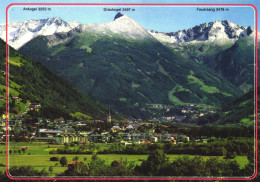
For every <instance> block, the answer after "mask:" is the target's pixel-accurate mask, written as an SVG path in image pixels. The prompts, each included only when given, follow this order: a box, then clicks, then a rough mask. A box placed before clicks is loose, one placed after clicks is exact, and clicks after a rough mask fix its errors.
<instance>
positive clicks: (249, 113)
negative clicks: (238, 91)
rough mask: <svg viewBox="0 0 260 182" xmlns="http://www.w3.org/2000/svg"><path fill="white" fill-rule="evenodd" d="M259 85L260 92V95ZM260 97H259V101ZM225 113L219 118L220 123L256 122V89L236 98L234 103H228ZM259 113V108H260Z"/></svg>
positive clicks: (247, 123)
mask: <svg viewBox="0 0 260 182" xmlns="http://www.w3.org/2000/svg"><path fill="white" fill-rule="evenodd" d="M259 89H260V88H259V87H258V89H257V90H258V93H257V95H259ZM259 101H260V99H259V98H258V103H259ZM223 110H224V111H225V112H224V114H223V115H222V116H221V117H220V119H218V122H217V123H219V124H238V123H240V124H246V125H252V124H254V111H255V102H254V91H253V90H251V91H250V92H248V93H246V94H244V95H243V96H241V97H240V98H238V99H236V100H235V101H234V102H233V103H232V104H229V105H227V106H226V107H225V108H224V109H223ZM258 113H259V109H258ZM258 115H259V114H258Z"/></svg>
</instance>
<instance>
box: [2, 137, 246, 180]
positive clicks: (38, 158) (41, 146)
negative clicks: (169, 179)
mask: <svg viewBox="0 0 260 182" xmlns="http://www.w3.org/2000/svg"><path fill="white" fill-rule="evenodd" d="M22 147H27V148H28V149H27V151H26V153H25V154H11V155H10V156H9V166H25V165H30V166H33V167H34V168H35V169H37V170H43V169H45V170H46V171H48V169H49V167H50V166H52V167H53V173H52V174H50V173H49V175H53V176H54V175H55V174H58V173H61V172H63V171H65V170H66V169H67V167H62V166H61V165H60V163H59V161H50V158H51V157H53V156H58V157H60V158H61V157H63V156H65V157H66V158H67V160H68V162H70V161H72V160H73V158H74V157H75V156H78V157H79V161H82V162H84V163H87V162H89V161H90V160H91V155H84V154H49V151H50V150H53V149H57V148H58V147H61V145H48V144H46V143H31V144H30V143H22V142H21V143H10V149H12V150H19V149H21V148H22ZM77 147H78V146H75V148H77ZM107 147H109V145H103V146H100V148H101V149H103V148H107ZM0 151H5V145H0ZM29 153H30V155H29ZM182 156H185V155H174V154H171V155H167V157H169V160H170V161H173V160H175V159H177V158H178V157H182ZM189 156H190V157H195V155H189ZM98 157H100V158H101V159H102V160H105V162H106V165H110V164H111V162H112V161H114V160H119V159H120V160H127V161H128V162H130V161H133V162H134V163H135V164H136V165H140V164H141V162H142V160H144V159H147V157H148V155H127V154H102V155H98ZM212 157H216V156H202V158H203V160H207V159H210V158H212ZM84 158H86V159H85V160H84ZM217 158H219V160H224V159H223V157H222V156H218V157H217ZM235 160H236V161H237V162H238V164H239V165H240V168H244V166H245V165H246V164H247V163H248V160H247V157H246V156H237V157H236V158H235ZM1 164H2V165H1ZM3 165H5V155H4V154H1V155H0V171H2V172H3V171H5V167H4V166H3Z"/></svg>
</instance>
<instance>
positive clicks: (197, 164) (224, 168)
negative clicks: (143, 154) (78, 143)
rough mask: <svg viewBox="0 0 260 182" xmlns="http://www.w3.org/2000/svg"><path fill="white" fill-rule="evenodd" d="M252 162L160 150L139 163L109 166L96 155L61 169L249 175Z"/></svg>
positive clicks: (93, 172)
mask: <svg viewBox="0 0 260 182" xmlns="http://www.w3.org/2000/svg"><path fill="white" fill-rule="evenodd" d="M253 171H254V170H253V167H252V163H250V164H248V165H247V166H246V167H245V168H244V169H240V167H239V165H238V163H237V162H236V161H235V160H219V159H218V158H210V159H208V160H203V159H202V158H201V157H189V156H184V157H180V158H178V159H176V160H174V161H173V162H170V161H169V158H168V157H166V154H165V153H164V152H163V150H155V151H153V152H151V153H150V155H149V156H148V158H147V160H143V161H142V163H141V165H140V166H139V165H136V166H135V165H134V164H133V163H132V162H127V161H122V160H115V161H113V162H112V163H111V165H110V166H108V165H105V161H104V160H101V159H100V158H99V157H97V156H96V155H93V156H92V160H91V162H89V163H87V164H86V165H84V164H82V163H79V164H77V165H75V166H74V167H73V168H68V170H66V171H65V175H67V176H74V175H77V176H208V177H211V176H250V175H252V174H253Z"/></svg>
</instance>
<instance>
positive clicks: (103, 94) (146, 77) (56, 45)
mask: <svg viewBox="0 0 260 182" xmlns="http://www.w3.org/2000/svg"><path fill="white" fill-rule="evenodd" d="M19 51H20V52H21V53H22V54H25V55H28V56H30V57H32V58H33V59H35V60H39V61H40V62H41V63H42V64H44V65H45V66H47V67H48V68H49V69H51V70H52V71H54V72H55V73H56V74H58V75H59V76H60V77H62V78H64V79H66V80H68V81H69V82H70V83H71V84H72V85H73V86H75V87H76V88H78V89H80V90H81V91H83V92H84V93H87V94H88V95H90V96H91V97H93V98H95V99H97V100H99V101H100V102H101V103H103V104H105V105H110V106H111V108H113V109H115V110H117V111H118V112H121V113H124V114H126V115H129V116H135V117H147V113H146V109H147V104H155V103H161V104H173V105H184V104H189V103H206V104H212V105H222V104H225V103H226V102H230V101H232V100H233V99H234V98H235V97H238V96H240V95H241V94H242V92H240V91H238V90H237V87H235V86H234V85H233V84H232V83H230V82H229V81H228V80H227V79H225V78H224V77H222V76H221V75H219V74H217V73H216V72H215V71H214V70H212V69H210V68H209V67H207V66H205V65H201V64H199V63H197V62H195V61H193V60H189V59H187V58H185V57H184V56H182V55H180V54H179V53H178V52H176V51H175V50H172V49H170V48H169V47H167V46H165V45H163V44H162V43H161V42H160V41H158V40H157V39H156V38H154V37H153V36H152V35H151V34H150V33H149V32H148V31H147V30H145V29H144V28H143V27H141V26H140V25H139V24H138V23H137V22H135V21H134V20H132V19H131V18H129V17H128V16H126V15H122V14H117V15H116V16H115V19H114V20H113V21H111V22H107V23H102V24H90V25H79V26H78V27H76V28H74V29H73V30H71V31H69V32H67V33H55V34H53V35H49V36H38V37H36V38H34V39H33V40H31V41H29V42H28V43H26V44H25V45H24V46H23V47H22V48H21V49H20V50H19Z"/></svg>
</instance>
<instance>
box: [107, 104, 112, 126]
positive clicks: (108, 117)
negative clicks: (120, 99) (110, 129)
mask: <svg viewBox="0 0 260 182" xmlns="http://www.w3.org/2000/svg"><path fill="white" fill-rule="evenodd" d="M111 121H112V119H111V115H110V107H108V116H107V122H108V123H111Z"/></svg>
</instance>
